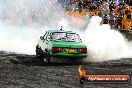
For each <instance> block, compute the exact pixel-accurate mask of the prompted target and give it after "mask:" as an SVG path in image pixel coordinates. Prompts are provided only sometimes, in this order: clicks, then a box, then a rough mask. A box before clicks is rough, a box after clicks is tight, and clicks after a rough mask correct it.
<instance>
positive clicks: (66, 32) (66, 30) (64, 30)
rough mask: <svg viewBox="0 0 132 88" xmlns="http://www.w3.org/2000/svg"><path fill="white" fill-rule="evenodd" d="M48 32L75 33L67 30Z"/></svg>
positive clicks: (51, 31)
mask: <svg viewBox="0 0 132 88" xmlns="http://www.w3.org/2000/svg"><path fill="white" fill-rule="evenodd" d="M48 32H50V33H54V32H65V33H75V32H73V31H67V30H48Z"/></svg>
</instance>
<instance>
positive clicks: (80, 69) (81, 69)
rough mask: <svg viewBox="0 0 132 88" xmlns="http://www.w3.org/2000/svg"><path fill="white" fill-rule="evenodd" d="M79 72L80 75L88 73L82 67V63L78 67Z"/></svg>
mask: <svg viewBox="0 0 132 88" xmlns="http://www.w3.org/2000/svg"><path fill="white" fill-rule="evenodd" d="M78 73H79V75H80V76H85V75H86V71H85V70H84V69H83V68H82V65H80V66H79V67H78Z"/></svg>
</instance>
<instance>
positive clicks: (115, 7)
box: [58, 0, 132, 30]
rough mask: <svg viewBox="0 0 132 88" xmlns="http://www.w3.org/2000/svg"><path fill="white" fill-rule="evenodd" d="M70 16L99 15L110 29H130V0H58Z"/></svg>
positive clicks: (131, 20) (131, 6)
mask: <svg viewBox="0 0 132 88" xmlns="http://www.w3.org/2000/svg"><path fill="white" fill-rule="evenodd" d="M58 2H59V3H61V5H62V7H63V8H64V9H65V13H66V15H70V16H81V17H84V16H89V17H91V16H99V17H102V22H101V24H110V25H111V28H112V29H126V30H130V29H132V16H131V15H132V1H131V0H58Z"/></svg>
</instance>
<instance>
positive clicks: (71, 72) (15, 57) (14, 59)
mask: <svg viewBox="0 0 132 88" xmlns="http://www.w3.org/2000/svg"><path fill="white" fill-rule="evenodd" d="M80 64H82V65H83V66H84V68H85V69H86V72H87V74H129V75H132V58H124V59H120V60H116V61H106V62H98V63H85V64H84V63H70V64H68V63H62V64H42V63H40V62H39V61H38V57H37V56H33V55H21V54H10V53H6V52H0V88H132V82H131V81H130V83H122V84H121V83H114V84H112V83H107V84H105V83H101V84H100V83H85V84H84V85H81V84H79V77H78V74H77V67H78V65H80ZM131 77H132V76H131Z"/></svg>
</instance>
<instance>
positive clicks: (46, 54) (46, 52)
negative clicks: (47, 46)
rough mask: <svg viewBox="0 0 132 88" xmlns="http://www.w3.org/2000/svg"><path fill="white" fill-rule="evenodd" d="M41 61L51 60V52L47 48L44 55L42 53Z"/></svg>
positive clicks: (47, 61)
mask: <svg viewBox="0 0 132 88" xmlns="http://www.w3.org/2000/svg"><path fill="white" fill-rule="evenodd" d="M41 61H42V62H44V63H49V62H50V54H49V52H48V51H47V50H45V53H44V54H43V55H41Z"/></svg>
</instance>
